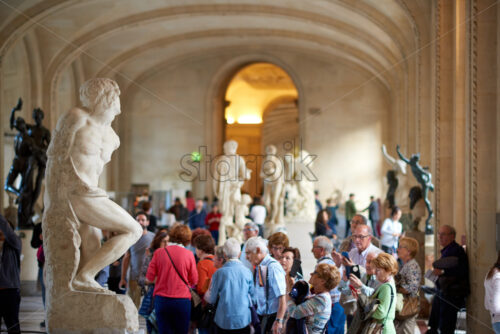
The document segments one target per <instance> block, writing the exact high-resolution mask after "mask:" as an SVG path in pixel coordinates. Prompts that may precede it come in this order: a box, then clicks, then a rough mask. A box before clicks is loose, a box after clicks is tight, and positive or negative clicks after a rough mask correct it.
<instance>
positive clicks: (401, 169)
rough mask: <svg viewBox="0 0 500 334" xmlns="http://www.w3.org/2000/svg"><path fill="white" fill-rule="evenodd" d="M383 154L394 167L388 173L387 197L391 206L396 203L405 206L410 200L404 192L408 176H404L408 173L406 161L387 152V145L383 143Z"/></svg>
mask: <svg viewBox="0 0 500 334" xmlns="http://www.w3.org/2000/svg"><path fill="white" fill-rule="evenodd" d="M382 154H383V155H384V158H385V160H386V161H387V162H388V163H389V164H390V165H391V167H392V169H391V170H389V171H387V173H386V177H387V185H388V189H387V194H386V197H385V199H386V200H387V202H388V204H389V207H390V208H392V207H394V206H395V205H397V206H399V207H405V206H406V205H407V202H408V199H407V198H406V194H405V193H404V192H405V190H406V178H405V177H403V175H406V162H404V161H403V160H401V159H396V158H394V157H392V156H390V155H389V153H387V149H386V147H385V145H382ZM398 187H399V190H398Z"/></svg>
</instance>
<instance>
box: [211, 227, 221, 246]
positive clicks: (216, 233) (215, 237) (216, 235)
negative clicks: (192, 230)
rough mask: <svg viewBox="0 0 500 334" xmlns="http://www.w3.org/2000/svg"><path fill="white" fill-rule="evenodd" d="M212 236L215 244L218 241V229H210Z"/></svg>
mask: <svg viewBox="0 0 500 334" xmlns="http://www.w3.org/2000/svg"><path fill="white" fill-rule="evenodd" d="M210 234H211V235H212V238H214V241H215V244H216V245H217V244H218V243H219V230H214V231H210Z"/></svg>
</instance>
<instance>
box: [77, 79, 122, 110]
mask: <svg viewBox="0 0 500 334" xmlns="http://www.w3.org/2000/svg"><path fill="white" fill-rule="evenodd" d="M118 96H120V88H119V87H118V84H117V83H116V82H115V81H114V80H111V79H108V78H95V79H90V80H87V81H85V82H84V83H83V84H82V85H81V86H80V101H81V102H82V104H83V106H84V107H87V108H89V109H94V107H95V106H96V105H98V104H103V105H104V107H109V106H111V104H112V103H113V101H114V100H115V99H116V98H118Z"/></svg>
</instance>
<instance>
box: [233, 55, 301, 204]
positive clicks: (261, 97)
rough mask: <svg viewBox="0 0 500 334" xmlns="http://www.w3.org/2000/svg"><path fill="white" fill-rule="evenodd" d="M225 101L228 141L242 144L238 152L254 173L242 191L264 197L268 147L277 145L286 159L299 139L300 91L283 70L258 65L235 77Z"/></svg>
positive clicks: (269, 64) (266, 65)
mask: <svg viewBox="0 0 500 334" xmlns="http://www.w3.org/2000/svg"><path fill="white" fill-rule="evenodd" d="M224 97H225V106H226V107H225V110H224V140H230V139H232V140H235V141H236V142H238V151H237V152H238V154H239V155H241V156H242V157H243V158H244V159H245V161H246V164H247V168H249V169H251V170H252V178H251V180H250V181H247V182H246V183H245V184H244V185H243V187H242V189H241V190H242V192H245V193H248V194H250V196H252V197H254V196H260V195H261V194H262V179H261V177H260V168H261V164H262V157H263V154H264V149H265V147H266V146H267V145H270V144H273V145H275V146H276V147H277V149H278V155H279V156H282V155H283V154H284V153H285V152H287V151H288V152H290V151H291V150H293V147H294V146H295V145H294V143H295V142H296V140H297V138H298V137H299V122H298V120H299V112H298V107H297V105H298V91H297V88H296V87H295V84H294V82H293V80H292V79H291V77H290V76H289V75H288V74H287V73H286V72H285V71H284V70H283V69H282V68H281V67H279V66H277V65H274V64H272V63H268V62H258V63H252V64H249V65H246V66H244V67H242V68H241V69H240V70H239V71H237V72H236V73H235V74H234V76H233V77H232V79H231V80H230V82H229V85H228V86H227V89H226V93H225V95H224ZM291 153H293V151H292V152H291Z"/></svg>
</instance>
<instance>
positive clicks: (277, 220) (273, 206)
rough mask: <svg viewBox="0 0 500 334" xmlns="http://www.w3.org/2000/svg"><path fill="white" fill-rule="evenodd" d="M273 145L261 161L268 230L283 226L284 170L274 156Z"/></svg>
mask: <svg viewBox="0 0 500 334" xmlns="http://www.w3.org/2000/svg"><path fill="white" fill-rule="evenodd" d="M276 152H277V149H276V146H274V145H268V146H267V147H266V156H265V158H264V161H262V169H261V173H260V175H261V177H262V179H263V180H264V194H263V196H262V201H263V203H264V205H265V207H266V209H267V216H266V225H268V229H269V228H271V229H273V225H274V226H279V225H283V224H284V202H285V170H284V165H283V161H282V160H281V159H280V158H279V157H278V156H277V155H276Z"/></svg>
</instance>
